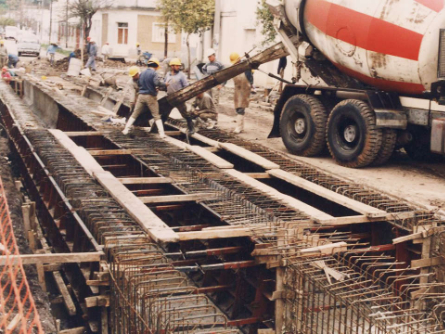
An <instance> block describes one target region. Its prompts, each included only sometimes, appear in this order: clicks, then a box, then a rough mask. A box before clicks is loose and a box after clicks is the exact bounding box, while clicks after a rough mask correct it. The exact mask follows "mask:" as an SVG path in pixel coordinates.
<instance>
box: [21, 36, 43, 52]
mask: <svg viewBox="0 0 445 334" xmlns="http://www.w3.org/2000/svg"><path fill="white" fill-rule="evenodd" d="M17 54H18V56H19V57H20V56H22V55H24V54H27V55H35V56H36V57H38V56H40V42H39V40H38V39H37V38H32V37H30V36H24V37H23V39H21V40H19V42H18V43H17Z"/></svg>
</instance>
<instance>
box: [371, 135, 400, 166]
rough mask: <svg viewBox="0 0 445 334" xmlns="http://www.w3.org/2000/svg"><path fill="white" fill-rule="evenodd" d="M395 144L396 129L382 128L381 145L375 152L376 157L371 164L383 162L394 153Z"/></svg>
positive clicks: (377, 164)
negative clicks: (377, 151) (376, 152)
mask: <svg viewBox="0 0 445 334" xmlns="http://www.w3.org/2000/svg"><path fill="white" fill-rule="evenodd" d="M396 144H397V131H396V130H394V129H383V131H382V147H381V148H380V150H379V153H378V154H377V158H376V159H375V160H374V162H373V163H372V165H373V166H381V165H383V164H385V163H386V162H387V161H388V160H389V159H390V158H391V156H392V154H393V153H394V150H395V148H396Z"/></svg>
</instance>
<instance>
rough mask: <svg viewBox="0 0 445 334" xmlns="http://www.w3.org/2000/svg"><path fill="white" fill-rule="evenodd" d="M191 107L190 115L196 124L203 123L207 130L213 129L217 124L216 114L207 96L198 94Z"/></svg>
mask: <svg viewBox="0 0 445 334" xmlns="http://www.w3.org/2000/svg"><path fill="white" fill-rule="evenodd" d="M192 107H193V111H192V112H191V115H192V118H193V119H196V121H197V123H204V126H205V127H206V128H207V129H213V128H214V127H215V126H216V125H217V124H218V112H217V111H216V107H215V104H214V103H213V99H212V97H211V96H210V95H209V94H207V93H201V94H199V95H198V96H197V97H196V99H195V101H193V104H192Z"/></svg>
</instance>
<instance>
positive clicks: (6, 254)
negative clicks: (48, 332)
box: [0, 178, 44, 334]
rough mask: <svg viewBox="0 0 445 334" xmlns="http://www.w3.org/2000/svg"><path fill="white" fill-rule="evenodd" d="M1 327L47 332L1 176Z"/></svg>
mask: <svg viewBox="0 0 445 334" xmlns="http://www.w3.org/2000/svg"><path fill="white" fill-rule="evenodd" d="M0 331H1V332H2V333H6V334H8V333H11V334H12V333H21V334H25V333H39V334H40V333H42V334H43V333H44V332H43V329H42V325H41V323H40V318H39V314H38V313H37V309H36V305H35V303H34V299H33V297H32V295H31V291H30V289H29V285H28V281H27V280H26V275H25V270H24V269H23V264H22V261H21V259H20V254H19V251H18V247H17V243H16V240H15V237H14V232H13V226H12V222H11V217H10V215H9V208H8V203H7V200H6V195H5V191H4V188H3V183H2V181H1V178H0Z"/></svg>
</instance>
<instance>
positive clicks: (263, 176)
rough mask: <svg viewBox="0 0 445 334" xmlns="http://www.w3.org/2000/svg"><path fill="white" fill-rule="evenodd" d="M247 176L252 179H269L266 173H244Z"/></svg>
mask: <svg viewBox="0 0 445 334" xmlns="http://www.w3.org/2000/svg"><path fill="white" fill-rule="evenodd" d="M244 174H246V175H247V176H250V177H253V178H254V179H257V180H258V179H270V178H271V177H270V175H269V174H268V173H244Z"/></svg>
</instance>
